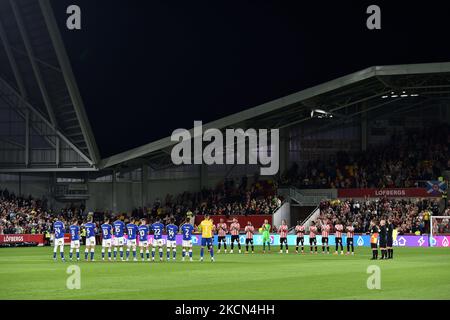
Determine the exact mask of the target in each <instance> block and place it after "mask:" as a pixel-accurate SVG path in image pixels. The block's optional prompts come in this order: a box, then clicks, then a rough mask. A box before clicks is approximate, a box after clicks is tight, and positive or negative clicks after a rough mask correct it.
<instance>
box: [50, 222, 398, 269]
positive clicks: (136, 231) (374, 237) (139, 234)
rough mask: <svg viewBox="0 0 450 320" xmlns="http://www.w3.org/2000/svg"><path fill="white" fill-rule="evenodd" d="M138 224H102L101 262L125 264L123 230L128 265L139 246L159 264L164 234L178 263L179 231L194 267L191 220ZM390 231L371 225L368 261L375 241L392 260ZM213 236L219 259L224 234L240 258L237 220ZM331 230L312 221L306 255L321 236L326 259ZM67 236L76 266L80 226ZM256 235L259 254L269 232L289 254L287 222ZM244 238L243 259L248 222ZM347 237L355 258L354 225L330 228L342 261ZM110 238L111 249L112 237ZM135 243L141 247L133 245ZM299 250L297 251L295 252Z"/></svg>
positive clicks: (90, 229) (300, 245) (300, 231)
mask: <svg viewBox="0 0 450 320" xmlns="http://www.w3.org/2000/svg"><path fill="white" fill-rule="evenodd" d="M136 223H137V221H136V220H134V219H132V221H131V222H130V223H129V224H127V225H126V226H125V223H124V222H123V221H121V220H116V221H114V223H113V224H112V225H111V224H110V221H109V219H107V220H106V221H105V223H104V224H102V225H101V230H102V259H103V260H105V254H106V252H107V254H108V260H112V257H111V255H112V249H113V253H114V260H116V259H117V252H118V251H119V254H120V258H121V260H125V258H124V244H125V240H124V235H125V230H126V231H127V235H128V237H127V245H126V260H129V256H130V251H132V253H133V260H134V261H136V260H137V257H136V256H137V252H136V251H137V246H139V249H140V256H141V259H142V260H143V261H144V253H145V256H146V258H147V261H150V247H151V255H152V261H154V260H155V255H156V250H158V252H159V259H160V260H161V261H162V260H163V246H164V241H163V238H162V235H163V233H164V231H165V232H166V234H167V241H166V249H167V252H166V258H167V260H170V256H171V253H172V259H173V260H175V259H176V235H177V234H178V231H179V230H180V231H181V234H182V235H183V240H182V260H183V261H184V260H185V258H186V257H187V256H189V259H190V260H191V261H192V234H193V232H194V227H193V226H192V224H190V223H189V219H186V221H185V223H184V224H182V225H181V226H180V228H179V227H178V226H177V225H175V224H174V221H171V222H170V223H169V224H167V225H166V226H164V224H162V223H161V222H160V221H159V220H157V221H156V222H155V223H153V224H151V225H147V223H146V220H145V219H141V220H140V224H139V226H138V225H137V224H136ZM84 228H85V229H86V248H85V252H84V254H85V260H88V257H89V254H90V260H92V261H93V260H94V253H95V245H96V240H95V234H96V225H95V224H94V223H93V221H92V217H90V218H89V220H88V222H87V223H86V224H85V225H84ZM393 228H394V226H393V225H392V223H391V221H390V220H388V226H387V227H386V223H385V221H384V220H381V221H380V227H378V226H377V225H376V224H375V222H371V229H370V233H371V246H372V252H373V257H372V259H377V258H378V248H377V244H378V238H379V243H380V248H381V253H382V257H381V259H385V258H386V259H389V258H393V250H392V232H393ZM214 229H215V232H217V235H218V251H217V252H218V253H220V251H221V247H222V245H223V247H224V252H225V253H226V252H227V243H226V235H227V233H230V234H231V250H230V253H233V252H234V244H235V242H236V243H237V246H238V250H239V253H241V244H240V240H239V234H240V230H241V227H240V224H239V222H238V220H237V219H236V218H234V219H233V220H232V223H231V224H230V227H229V228H228V226H227V224H226V223H225V221H224V219H222V218H221V219H220V222H219V223H218V224H217V225H216V226H214ZM331 229H332V224H331V223H330V222H329V221H324V222H323V223H321V224H320V225H319V224H317V225H316V223H315V222H314V221H313V222H312V223H311V225H310V226H309V228H308V231H309V246H310V253H311V254H313V253H315V254H317V235H318V234H319V233H320V234H321V236H322V254H325V253H327V254H329V253H330V246H329V235H330V232H331ZM69 230H70V235H71V244H70V252H69V256H70V259H71V260H72V258H73V251H75V253H76V258H77V260H79V259H80V252H79V250H80V227H79V225H78V221H76V220H75V221H73V223H72V225H71V226H70V227H69ZM259 231H260V232H261V233H262V234H263V250H264V251H263V252H264V253H265V246H266V244H267V246H268V249H269V251H270V242H271V240H270V231H273V232H277V233H278V234H279V235H280V253H283V245H284V247H285V252H286V253H288V252H289V251H288V243H287V235H288V233H289V227H288V226H287V223H286V221H285V220H283V221H282V223H281V225H280V226H279V227H276V226H273V227H271V226H270V224H268V221H267V220H265V221H264V224H263V225H262V226H261V228H260V229H259ZM294 231H295V233H296V235H297V240H296V249H295V252H296V253H300V252H301V253H302V254H303V253H305V250H304V247H305V244H304V236H305V233H306V232H307V230H306V227H305V226H304V225H302V224H301V223H300V222H298V223H297V225H296V226H295V229H294ZM150 232H153V241H152V243H149V241H148V236H149V234H150ZM244 232H245V235H246V240H245V247H246V251H245V253H249V247H250V248H251V252H252V253H254V243H253V236H254V233H255V228H254V226H253V225H252V223H251V221H248V222H247V225H246V226H245V228H244ZM344 232H346V233H347V238H346V240H347V241H346V242H347V253H346V254H347V255H349V254H352V255H353V254H354V241H353V239H354V232H355V229H354V227H353V225H352V224H348V225H347V226H346V227H344V226H343V225H342V224H341V223H340V222H336V224H335V225H334V234H335V246H336V250H335V252H334V254H339V249H340V253H341V255H342V254H344V249H343V241H342V235H343V233H344ZM64 233H65V230H64V224H63V223H62V222H61V221H57V222H55V224H54V241H55V246H54V251H53V258H54V259H55V260H56V254H57V248H58V246H59V247H60V254H61V258H62V259H63V260H64V250H63V247H64ZM113 234H114V243H113V238H112V235H113ZM137 239H138V240H139V242H137ZM299 249H301V251H299Z"/></svg>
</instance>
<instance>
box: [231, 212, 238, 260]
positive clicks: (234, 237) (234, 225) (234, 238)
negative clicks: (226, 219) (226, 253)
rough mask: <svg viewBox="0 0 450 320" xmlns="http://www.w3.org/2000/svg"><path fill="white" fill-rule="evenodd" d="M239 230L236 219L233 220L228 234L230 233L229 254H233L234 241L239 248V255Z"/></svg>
mask: <svg viewBox="0 0 450 320" xmlns="http://www.w3.org/2000/svg"><path fill="white" fill-rule="evenodd" d="M240 230H241V225H240V224H239V222H238V220H237V219H236V218H233V222H232V223H231V225H230V233H231V250H230V253H233V249H234V242H235V241H236V242H237V244H238V247H239V253H241V243H240V242H239V231H240Z"/></svg>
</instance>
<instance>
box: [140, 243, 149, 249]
mask: <svg viewBox="0 0 450 320" xmlns="http://www.w3.org/2000/svg"><path fill="white" fill-rule="evenodd" d="M139 247H142V248H147V247H148V241H139Z"/></svg>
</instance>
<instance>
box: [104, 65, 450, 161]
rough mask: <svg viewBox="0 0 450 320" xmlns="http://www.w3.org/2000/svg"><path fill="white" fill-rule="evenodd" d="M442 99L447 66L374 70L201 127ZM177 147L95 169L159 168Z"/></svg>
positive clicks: (278, 124)
mask: <svg viewBox="0 0 450 320" xmlns="http://www.w3.org/2000/svg"><path fill="white" fill-rule="evenodd" d="M402 95H403V97H402ZM411 95H412V96H411ZM405 96H407V97H408V99H404V97H405ZM443 96H445V97H449V96H450V62H443V63H425V64H407V65H392V66H375V67H370V68H367V69H364V70H361V71H358V72H354V73H352V74H349V75H346V76H343V77H340V78H337V79H334V80H332V81H328V82H325V83H323V84H320V85H317V86H314V87H311V88H308V89H305V90H302V91H299V92H296V93H293V94H290V95H288V96H285V97H282V98H279V99H276V100H273V101H270V102H267V103H264V104H261V105H259V106H256V107H253V108H250V109H247V110H245V111H242V112H239V113H235V114H232V115H229V116H227V117H224V118H221V119H219V120H216V121H212V122H209V123H207V124H203V129H204V130H206V129H208V128H218V129H225V128H243V129H246V128H280V129H282V128H286V127H290V126H292V125H295V124H299V123H301V122H304V121H308V120H310V119H311V115H310V112H311V110H312V109H314V108H320V109H322V110H325V111H328V112H331V113H332V114H333V115H335V116H336V118H337V119H338V120H339V119H340V120H342V119H344V120H345V119H350V118H352V117H355V116H356V115H359V114H361V113H363V112H370V111H374V110H376V109H379V108H382V107H390V109H392V104H395V106H396V110H405V109H408V108H412V107H417V106H418V105H420V104H423V103H425V102H429V101H430V100H432V99H435V98H442V97H443ZM411 99H413V100H411ZM394 111H395V110H394ZM199 120H200V119H199ZM174 129H175V128H174ZM192 133H193V129H191V134H192ZM175 143H176V142H173V141H171V140H170V137H166V138H163V139H160V140H157V141H154V142H151V143H149V144H146V145H143V146H141V147H137V148H134V149H131V150H129V151H126V152H122V153H119V154H117V155H114V156H111V157H108V158H106V159H103V160H102V161H101V162H100V164H99V167H100V168H107V167H112V166H117V165H120V164H125V165H126V166H130V167H131V166H133V164H142V163H147V164H150V165H151V166H152V167H154V168H163V167H165V166H167V164H168V163H170V160H169V158H170V148H171V146H173V145H174V144H175Z"/></svg>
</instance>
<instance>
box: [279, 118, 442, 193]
mask: <svg viewBox="0 0 450 320" xmlns="http://www.w3.org/2000/svg"><path fill="white" fill-rule="evenodd" d="M449 141H450V127H449V126H448V125H442V126H434V127H430V128H426V129H423V130H422V131H420V132H418V131H406V132H403V133H401V134H400V133H399V134H396V135H393V136H392V137H391V139H390V141H389V143H387V144H383V145H379V146H372V147H370V148H369V149H368V150H367V151H365V152H357V153H348V152H343V151H342V152H339V153H337V154H336V155H335V156H334V157H332V159H325V160H323V159H318V160H317V161H314V162H309V163H308V164H307V165H306V166H305V167H299V166H298V165H297V164H296V163H294V164H293V166H292V167H291V168H290V169H289V170H288V171H286V172H285V173H284V174H283V177H282V179H281V183H282V184H284V185H294V186H296V187H298V188H303V189H305V188H313V189H314V188H385V187H388V188H394V187H401V188H408V187H416V186H418V184H419V182H420V181H426V180H436V179H437V177H438V176H440V175H441V173H442V171H443V170H448V169H450V150H449Z"/></svg>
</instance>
